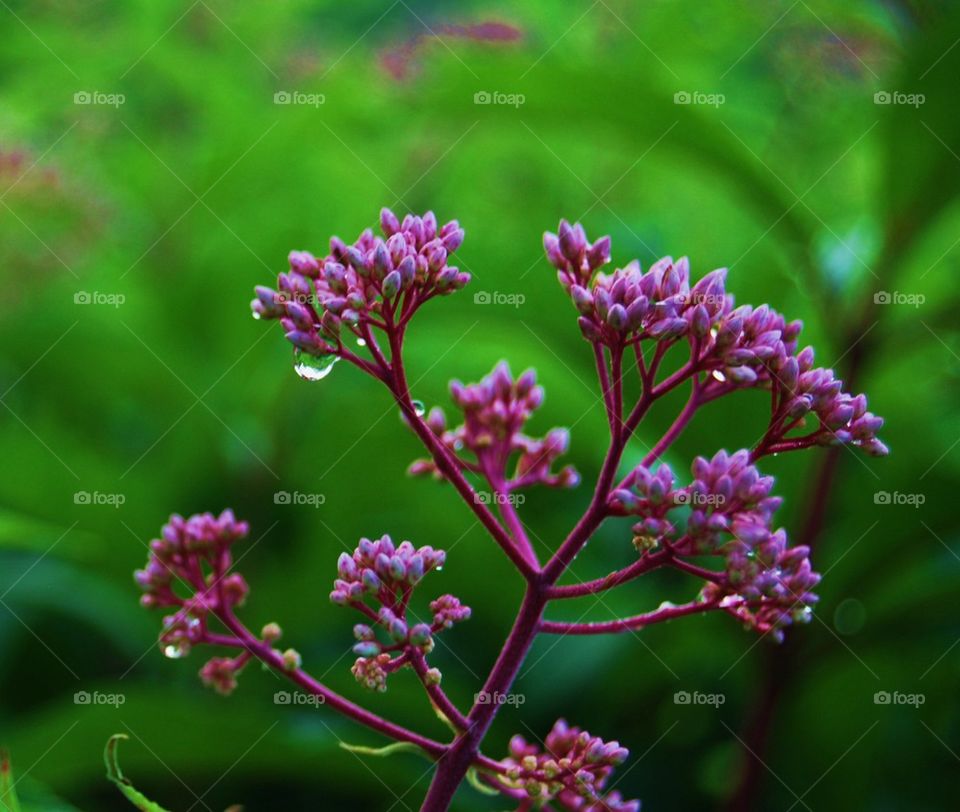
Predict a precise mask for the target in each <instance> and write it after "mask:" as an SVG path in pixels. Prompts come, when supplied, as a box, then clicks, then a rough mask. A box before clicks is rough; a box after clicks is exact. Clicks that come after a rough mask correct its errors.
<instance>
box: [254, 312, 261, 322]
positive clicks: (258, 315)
mask: <svg viewBox="0 0 960 812" xmlns="http://www.w3.org/2000/svg"><path fill="white" fill-rule="evenodd" d="M252 312H253V317H254V319H256V320H257V321H260V314H259V313H258V312H257V311H256V310H254V311H252Z"/></svg>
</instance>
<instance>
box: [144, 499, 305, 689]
mask: <svg viewBox="0 0 960 812" xmlns="http://www.w3.org/2000/svg"><path fill="white" fill-rule="evenodd" d="M249 530H250V527H249V525H248V524H247V523H246V522H242V521H238V520H237V519H236V518H235V517H234V515H233V511H231V510H225V511H223V513H221V514H220V515H219V516H214V515H213V514H212V513H200V514H195V515H193V516H190V517H189V518H187V519H184V518H183V517H182V516H178V515H173V516H171V517H170V521H169V522H168V523H167V524H165V525H164V526H163V529H162V530H161V533H160V538H158V539H154V540H153V541H151V542H150V557H149V559H148V561H147V566H146V567H144V569H142V570H137V571H136V572H135V573H134V578H135V580H136V582H137V584H138V585H139V586H140V588H141V589H142V590H143V595H142V596H141V598H140V603H141V604H142V605H143V606H146V607H148V608H166V607H176V608H177V611H176V612H174V613H173V614H170V615H167V616H166V617H164V619H163V629H162V631H161V633H160V640H159V642H160V648H161V650H162V651H163V653H164V654H165V655H166V656H167V657H170V658H172V659H178V658H180V657H185V656H186V655H187V654H189V653H190V650H191V649H192V648H193V647H194V646H196V645H198V644H200V643H209V642H211V640H214V639H215V638H213V637H212V636H211V635H210V629H209V621H210V617H211V616H219V617H221V618H222V617H223V616H224V615H225V614H232V612H233V609H234V608H235V607H237V606H240V605H241V604H242V603H243V602H244V600H245V599H246V596H247V592H248V591H249V589H248V587H247V583H246V581H244V579H243V576H242V575H240V574H239V573H232V572H230V568H231V566H232V562H233V557H232V552H231V548H232V546H233V544H234V543H235V542H236V541H238V540H239V539H241V538H244V537H245V536H246V535H247V533H248V532H249ZM181 592H186V593H189V594H188V595H187V596H186V597H181V595H180V594H178V593H181ZM280 635H281V631H280V627H279V626H277V624H276V623H268V624H267V625H266V626H264V628H263V632H262V634H261V640H262V641H263V642H264V643H273V642H274V641H276V640H278V639H279V638H280ZM282 656H283V658H284V659H285V660H293V659H296V658H297V657H298V656H299V655H297V653H296V652H295V651H294V650H293V649H288V650H287V651H286V652H284V653H283V655H282ZM250 658H251V654H250V652H249V651H245V652H242V653H241V654H240V655H238V656H237V657H233V658H230V657H214V658H212V659H211V660H209V661H208V662H207V663H206V664H205V665H204V666H203V668H201V669H200V678H201V679H202V680H203V682H204V684H205V685H208V686H210V687H212V688H214V689H215V690H216V691H218V692H219V693H221V694H229V693H231V692H232V691H233V689H234V688H235V687H236V685H237V675H238V674H239V673H240V672H241V671H242V670H243V668H244V666H245V665H246V664H247V663H248V662H249V660H250Z"/></svg>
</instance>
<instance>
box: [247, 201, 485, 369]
mask: <svg viewBox="0 0 960 812" xmlns="http://www.w3.org/2000/svg"><path fill="white" fill-rule="evenodd" d="M380 226H381V229H382V231H383V235H384V236H383V238H381V237H375V236H374V234H373V231H372V230H371V229H367V230H365V231H364V232H363V233H362V234H361V235H360V236H359V237H358V238H357V240H356V241H355V242H354V243H353V244H352V245H347V244H346V243H345V242H343V240H341V239H339V238H338V237H332V238H331V240H330V253H329V254H328V255H327V256H326V257H324V258H323V259H318V258H317V257H315V256H314V255H313V254H311V253H309V252H307V251H292V252H291V253H290V257H289V262H290V270H289V271H288V272H287V273H281V274H280V275H279V276H278V277H277V288H278V289H277V290H273V289H271V288H268V287H264V286H258V287H257V288H256V298H255V299H254V300H253V301H252V302H251V308H252V309H253V315H254V317H255V318H263V319H280V323H281V325H282V326H283V329H284V332H285V333H286V337H287V340H288V341H290V343H291V344H293V345H294V347H296V348H297V349H298V350H300V351H301V352H302V353H306V354H308V355H312V356H324V355H332V354H336V353H338V352H339V351H340V349H341V348H342V343H341V332H342V330H343V328H344V326H346V327H347V328H348V329H350V330H351V331H352V332H354V333H355V335H357V336H361V335H362V331H363V330H362V328H363V327H369V326H370V325H380V324H382V323H383V322H382V319H383V318H384V317H389V318H391V319H392V318H394V317H397V318H400V319H402V318H406V317H408V316H409V315H411V314H412V313H413V311H414V310H416V308H417V307H419V306H420V305H421V304H423V303H424V302H425V301H427V300H428V299H430V298H433V297H434V296H437V295H441V294H446V293H452V292H453V291H455V290H459V289H460V288H462V287H463V286H464V285H466V284H467V282H469V281H470V275H469V274H468V273H465V272H463V271H461V270H459V269H458V268H457V267H456V266H453V265H450V264H448V260H449V257H450V254H452V253H453V252H454V251H456V250H457V248H459V247H460V244H461V243H462V242H463V236H464V232H463V229H462V228H460V226H459V224H458V223H457V221H456V220H451V221H450V222H449V223H446V224H445V225H443V226H440V225H438V223H437V218H436V216H435V215H434V214H433V212H427V213H426V214H424V215H423V216H422V217H418V216H414V215H411V214H408V215H407V216H406V217H404V218H403V222H400V221H399V220H398V219H397V216H396V215H395V214H394V213H393V212H392V211H390V210H389V209H383V210H382V211H381V213H380ZM358 326H359V328H360V329H358Z"/></svg>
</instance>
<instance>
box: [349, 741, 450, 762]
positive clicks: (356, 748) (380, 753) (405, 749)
mask: <svg viewBox="0 0 960 812" xmlns="http://www.w3.org/2000/svg"><path fill="white" fill-rule="evenodd" d="M340 746H341V747H342V748H343V749H344V750H346V751H347V752H349V753H356V754H358V755H361V756H377V757H378V758H386V757H387V756H392V755H395V754H397V753H416V754H417V755H418V756H423V757H424V758H425V759H426V760H427V761H431V762H432V761H433V759H432V758H431V757H430V754H429V753H427V751H426V750H424V749H423V748H422V747H417V745H415V744H413V743H412V742H394V743H393V744H388V745H386V746H384V747H364V746H363V745H361V744H347V743H346V742H340Z"/></svg>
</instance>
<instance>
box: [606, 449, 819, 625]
mask: <svg viewBox="0 0 960 812" xmlns="http://www.w3.org/2000/svg"><path fill="white" fill-rule="evenodd" d="M691 472H692V474H693V481H692V482H691V483H690V485H687V486H685V487H676V486H675V484H674V476H673V472H672V471H671V470H670V467H669V466H667V465H661V466H660V467H659V468H658V469H657V471H656V472H655V473H654V472H652V471H650V470H648V469H647V468H644V467H643V466H639V467H637V468H636V469H634V470H633V471H632V472H631V473H630V474H629V475H628V476H627V478H626V479H625V480H624V482H623V483H622V487H621V488H619V489H617V490H616V491H614V492H613V494H611V498H610V503H609V505H610V509H611V511H612V512H613V513H615V514H619V515H632V516H637V517H641V519H640V521H639V522H637V524H635V525H634V527H633V532H634V544H635V546H636V547H637V549H638V550H640V551H644V550H649V549H652V548H653V547H656V546H657V545H664V546H667V547H669V548H670V550H671V552H672V553H673V554H674V555H678V556H699V555H722V556H724V560H725V569H724V573H723V575H722V577H718V579H717V580H716V581H715V582H714V581H711V582H709V583H708V584H707V586H706V588H705V590H704V591H703V593H702V596H701V597H702V598H703V599H704V600H709V601H722V605H723V607H724V608H725V609H727V610H728V611H729V612H731V613H732V614H734V615H735V616H737V617H738V618H740V619H741V620H743V621H744V622H746V623H747V625H749V626H751V627H752V628H756V629H757V630H759V631H761V632H768V631H770V632H772V633H773V636H774V637H775V638H777V639H779V638H781V637H782V631H781V629H782V628H783V627H784V626H787V625H789V624H790V623H792V622H794V621H806V620H809V617H810V607H811V606H812V605H813V604H814V603H815V602H816V600H817V596H816V595H814V594H813V593H812V592H811V590H812V589H813V588H814V587H815V586H816V585H817V583H818V582H819V580H820V576H819V575H817V574H816V573H815V572H813V571H812V569H811V567H810V562H809V559H808V558H807V556H808V554H809V549H808V548H807V547H804V546H799V547H789V546H788V542H787V535H786V533H785V532H784V531H783V530H782V529H781V530H774V529H773V517H774V513H775V512H776V510H777V508H779V507H780V504H781V503H782V501H783V500H782V499H781V498H780V497H777V496H771V491H772V489H773V484H774V481H773V477H770V476H761V474H760V473H759V471H757V468H756V467H755V466H754V465H752V464H751V462H750V452H749V451H746V450H741V451H737V452H736V453H735V454H728V453H727V452H726V451H718V452H717V453H716V454H715V455H714V457H713V459H712V460H707V459H705V458H704V457H697V458H696V459H695V460H694V462H693V465H692V466H691ZM680 507H686V508H689V511H690V512H689V515H688V516H687V518H686V527H685V530H684V531H683V532H682V533H681V532H680V531H679V530H678V528H677V525H676V523H675V522H674V521H673V520H672V519H671V517H670V514H671V512H672V511H676V510H677V509H678V508H680Z"/></svg>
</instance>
